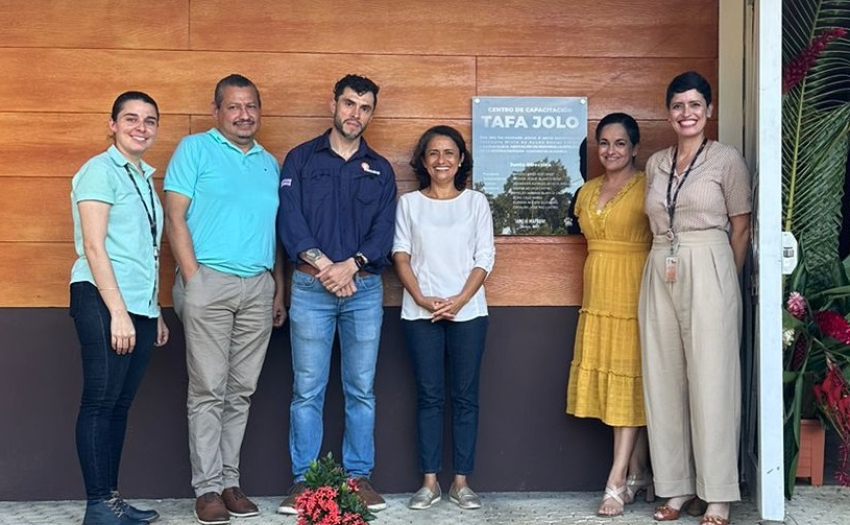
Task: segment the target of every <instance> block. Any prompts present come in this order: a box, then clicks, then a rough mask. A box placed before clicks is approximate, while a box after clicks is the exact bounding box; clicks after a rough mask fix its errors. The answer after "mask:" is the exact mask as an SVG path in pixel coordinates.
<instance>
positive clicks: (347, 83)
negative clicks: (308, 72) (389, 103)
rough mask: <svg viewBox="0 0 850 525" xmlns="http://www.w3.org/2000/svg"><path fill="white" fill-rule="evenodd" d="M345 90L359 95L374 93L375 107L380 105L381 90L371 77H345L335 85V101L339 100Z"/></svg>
mask: <svg viewBox="0 0 850 525" xmlns="http://www.w3.org/2000/svg"><path fill="white" fill-rule="evenodd" d="M345 88H351V89H352V90H354V92H355V93H357V94H358V95H365V94H366V93H372V95H373V96H374V97H375V106H377V105H378V91H380V90H381V88H379V87H378V84H375V83H374V82H372V80H371V79H369V77H365V76H363V75H345V76H344V77H342V78H341V79H339V80H337V81H336V84H334V100H339V96H340V95H342V92H343V91H345Z"/></svg>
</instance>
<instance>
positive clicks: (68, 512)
mask: <svg viewBox="0 0 850 525" xmlns="http://www.w3.org/2000/svg"><path fill="white" fill-rule="evenodd" d="M481 496H482V500H483V503H484V507H483V508H482V509H480V510H477V511H461V510H460V509H459V508H458V507H457V506H455V505H454V504H452V503H451V502H449V501H448V500H447V499H446V497H445V496H444V497H443V500H442V501H441V502H439V503H437V504H436V505H434V507H432V508H430V509H428V510H424V511H412V510H409V509H408V508H407V507H406V503H407V499H408V498H409V497H410V494H394V495H387V496H386V499H387V502H388V504H389V505H388V508H387V509H386V510H385V511H383V512H380V513H378V514H377V519H376V520H375V521H373V522H372V524H374V525H402V524H405V525H411V524H412V525H455V524H464V525H485V524H486V525H502V524H504V525H507V524H511V525H513V524H517V525H532V524H547V525H567V524H582V525H593V524H615V525H619V524H624V525H625V524H628V525H656V524H657V522H655V521H654V520H653V519H652V509H653V507H654V505H655V503H645V502H643V501H638V502H636V503H634V504H632V505H629V506H627V507H626V512H625V514H624V515H623V516H621V517H618V518H601V517H598V516H596V515H595V514H594V513H595V511H596V507H597V505H598V503H599V497H600V494H595V493H589V492H568V493H552V492H546V493H541V492H535V493H486V494H482V495H481ZM254 501H255V502H256V503H257V504H258V505H259V506H260V509H261V511H262V514H261V515H260V516H257V517H255V518H245V519H237V518H234V519H233V520H232V521H231V523H232V524H233V525H271V524H280V525H295V523H296V519H295V517H294V516H282V515H278V514H275V509H277V505H278V503H279V502H280V498H254ZM132 502H133V503H134V504H136V505H137V506H139V507H140V508H155V509H157V510H158V511H159V512H160V514H161V515H162V517H161V518H160V520H159V521H157V522H156V523H157V524H158V525H194V524H195V523H196V522H195V520H194V518H193V516H192V509H193V503H194V501H193V500H189V499H180V500H133V501H132ZM84 508H85V504H84V502H80V501H44V502H2V501H0V525H66V524H67V525H72V524H73V525H79V524H80V523H82V518H83V511H84ZM679 521H680V523H682V524H684V525H687V524H691V525H697V524H698V523H699V520H698V519H697V518H692V517H689V516H683V517H682V519H681V520H679ZM732 523H734V524H736V525H744V524H758V523H761V522H760V521H759V519H758V509H756V505H755V503H753V502H752V501H750V500H745V501H742V502H739V503H736V504H734V505H733V507H732ZM785 523H787V524H789V525H806V524H808V525H847V524H850V489H847V488H843V487H837V486H824V487H811V486H805V485H803V486H798V487H797V492H796V494H795V496H794V499H793V500H791V501H789V502H786V519H785Z"/></svg>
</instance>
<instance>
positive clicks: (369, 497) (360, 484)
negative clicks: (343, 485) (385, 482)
mask: <svg viewBox="0 0 850 525" xmlns="http://www.w3.org/2000/svg"><path fill="white" fill-rule="evenodd" d="M354 483H356V484H357V494H358V495H359V496H360V499H361V500H362V501H363V503H364V504H365V505H366V507H367V508H368V509H369V510H370V511H372V512H378V511H379V510H384V509H385V508H387V502H386V501H384V498H382V497H381V495H380V494H378V492H377V491H375V489H373V488H372V484H371V483H369V480H368V479H366V478H363V477H360V478H354Z"/></svg>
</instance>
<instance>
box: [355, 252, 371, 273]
mask: <svg viewBox="0 0 850 525" xmlns="http://www.w3.org/2000/svg"><path fill="white" fill-rule="evenodd" d="M354 264H356V265H357V269H358V270H362V269H363V267H364V266H366V265H367V264H369V259H367V258H366V256H365V255H363V254H362V253H360V252H357V253H355V254H354Z"/></svg>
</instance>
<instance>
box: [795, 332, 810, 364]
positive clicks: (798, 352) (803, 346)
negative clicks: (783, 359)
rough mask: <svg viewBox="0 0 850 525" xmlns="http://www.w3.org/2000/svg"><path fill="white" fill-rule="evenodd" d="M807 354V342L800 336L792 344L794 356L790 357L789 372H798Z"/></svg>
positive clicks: (804, 337)
mask: <svg viewBox="0 0 850 525" xmlns="http://www.w3.org/2000/svg"><path fill="white" fill-rule="evenodd" d="M808 354H809V340H808V339H806V336H805V335H802V334H801V335H800V336H799V337H798V338H797V340H796V341H795V342H794V355H793V356H791V370H799V369H800V367H801V366H803V362H804V361H805V360H806V356H807V355H808Z"/></svg>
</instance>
